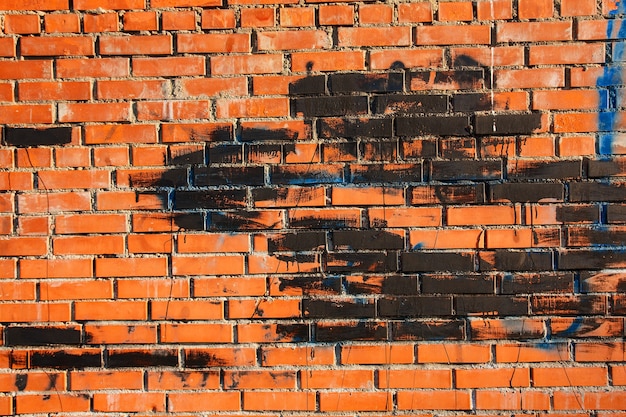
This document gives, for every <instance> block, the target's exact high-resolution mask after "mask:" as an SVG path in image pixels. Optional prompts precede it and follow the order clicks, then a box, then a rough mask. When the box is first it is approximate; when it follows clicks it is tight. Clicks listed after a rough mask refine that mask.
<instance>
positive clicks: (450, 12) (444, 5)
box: [438, 1, 474, 22]
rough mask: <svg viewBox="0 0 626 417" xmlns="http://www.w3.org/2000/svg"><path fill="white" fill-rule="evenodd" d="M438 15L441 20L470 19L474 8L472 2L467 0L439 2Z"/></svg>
mask: <svg viewBox="0 0 626 417" xmlns="http://www.w3.org/2000/svg"><path fill="white" fill-rule="evenodd" d="M438 16H439V20H440V21H442V22H455V21H456V22H458V21H461V22H462V21H471V20H472V19H473V18H474V10H473V7H472V3H471V2H468V1H457V2H441V3H440V4H439V14H438Z"/></svg>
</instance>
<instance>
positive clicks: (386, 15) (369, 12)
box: [359, 4, 393, 25]
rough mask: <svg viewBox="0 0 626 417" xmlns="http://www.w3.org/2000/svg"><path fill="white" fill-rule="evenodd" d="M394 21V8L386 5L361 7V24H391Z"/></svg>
mask: <svg viewBox="0 0 626 417" xmlns="http://www.w3.org/2000/svg"><path fill="white" fill-rule="evenodd" d="M392 21H393V6H389V5H386V4H362V5H360V6H359V22H360V23H361V24H362V25H363V24H365V25H367V24H390V23H391V22H392Z"/></svg>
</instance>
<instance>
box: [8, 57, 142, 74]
mask: <svg viewBox="0 0 626 417" xmlns="http://www.w3.org/2000/svg"><path fill="white" fill-rule="evenodd" d="M56 69H57V77H58V78H92V77H93V78H109V77H111V78H121V77H127V76H128V75H130V62H129V60H128V59H127V58H92V59H85V58H83V59H59V60H57V62H56ZM1 73H2V71H1V67H0V74H1ZM22 77H23V76H22ZM29 78H35V77H29ZM38 78H47V77H38Z"/></svg>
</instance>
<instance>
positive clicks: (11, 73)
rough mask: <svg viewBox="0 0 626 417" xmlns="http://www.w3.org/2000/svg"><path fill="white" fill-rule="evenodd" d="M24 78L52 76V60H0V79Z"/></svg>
mask: <svg viewBox="0 0 626 417" xmlns="http://www.w3.org/2000/svg"><path fill="white" fill-rule="evenodd" d="M24 78H40V79H50V78H52V61H50V60H28V61H2V62H0V79H2V80H18V79H24Z"/></svg>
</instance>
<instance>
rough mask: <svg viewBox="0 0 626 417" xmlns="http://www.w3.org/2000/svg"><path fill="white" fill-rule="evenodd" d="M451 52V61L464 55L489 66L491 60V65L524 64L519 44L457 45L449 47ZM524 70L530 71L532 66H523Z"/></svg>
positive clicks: (522, 51) (455, 60)
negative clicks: (494, 45)
mask: <svg viewBox="0 0 626 417" xmlns="http://www.w3.org/2000/svg"><path fill="white" fill-rule="evenodd" d="M451 52H452V60H453V62H457V60H458V59H459V58H462V57H466V58H471V59H473V60H475V61H476V62H478V63H481V64H482V65H485V66H487V65H489V66H490V65H491V62H492V61H493V65H498V66H513V65H524V49H523V48H522V47H520V46H502V47H492V48H486V47H458V48H451ZM492 52H493V55H492ZM525 70H527V71H531V72H532V71H533V68H525Z"/></svg>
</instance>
